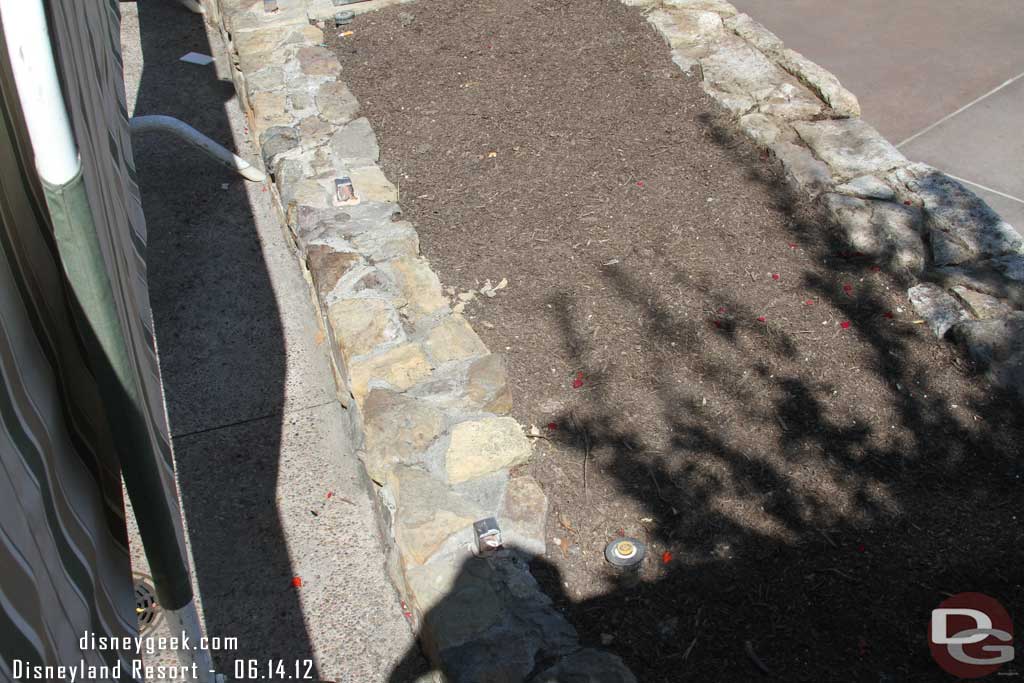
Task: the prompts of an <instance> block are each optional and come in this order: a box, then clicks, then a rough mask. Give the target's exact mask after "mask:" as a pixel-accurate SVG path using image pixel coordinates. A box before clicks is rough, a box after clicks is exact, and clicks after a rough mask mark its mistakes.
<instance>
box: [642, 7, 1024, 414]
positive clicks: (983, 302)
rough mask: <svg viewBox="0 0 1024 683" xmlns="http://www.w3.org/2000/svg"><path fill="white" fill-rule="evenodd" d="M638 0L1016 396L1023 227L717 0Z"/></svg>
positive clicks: (715, 93)
mask: <svg viewBox="0 0 1024 683" xmlns="http://www.w3.org/2000/svg"><path fill="white" fill-rule="evenodd" d="M622 2H624V3H625V4H627V5H634V6H639V7H641V9H642V11H644V12H645V13H646V16H647V20H648V21H649V22H650V23H651V24H652V25H653V26H654V27H655V28H656V29H657V30H658V31H659V32H660V33H661V35H662V36H663V37H664V39H665V41H666V42H667V43H668V45H669V47H670V48H671V50H672V58H673V61H674V62H675V63H676V64H677V65H678V66H679V68H681V69H682V70H683V71H684V72H685V73H687V74H689V75H691V76H692V77H695V78H700V79H701V81H702V84H703V87H704V90H705V91H706V92H707V93H708V95H710V96H711V97H712V98H713V99H714V100H715V101H716V102H718V103H719V104H720V105H721V106H722V107H723V108H725V109H726V110H727V111H728V112H729V113H731V114H732V116H733V117H734V118H735V121H736V125H737V126H738V127H739V129H740V130H742V131H743V132H744V133H745V134H746V135H747V137H749V138H750V139H751V140H752V141H753V142H754V143H755V144H757V145H758V146H759V147H760V148H762V149H763V150H765V151H767V152H768V153H770V154H771V155H772V156H773V157H774V158H775V160H776V161H777V163H779V164H780V165H781V168H782V171H783V174H784V176H785V178H786V180H787V182H788V183H789V185H790V186H791V188H792V189H794V190H795V191H797V192H798V193H801V194H803V195H804V196H806V197H808V198H810V199H811V200H812V201H814V202H815V203H816V204H818V206H819V207H821V209H822V210H823V211H824V212H825V214H826V215H827V216H828V217H829V218H830V219H831V221H832V223H833V224H834V225H835V226H836V227H837V229H838V230H840V231H841V234H840V235H839V236H840V237H841V238H842V239H844V240H845V241H846V242H847V243H848V244H849V246H850V248H851V249H852V250H854V251H857V252H860V253H863V254H864V255H865V256H870V257H873V258H876V259H878V260H879V261H880V262H882V263H883V264H885V265H886V266H887V267H888V268H889V269H890V270H891V271H893V272H896V273H898V274H900V275H902V276H903V277H904V278H905V280H906V281H908V282H910V283H912V285H913V286H911V287H910V289H909V290H908V292H907V295H908V298H909V299H910V302H911V304H912V305H913V307H914V309H915V310H916V311H917V313H918V315H920V316H921V318H923V319H924V320H925V321H926V322H927V324H928V325H929V327H930V328H931V330H932V331H933V332H934V333H935V334H936V336H938V337H939V338H949V339H951V340H953V341H955V342H956V343H958V344H960V345H961V346H962V347H963V349H964V350H965V351H966V352H967V354H968V355H969V356H970V357H971V358H972V359H973V360H974V361H975V362H976V363H977V364H978V365H979V367H980V368H982V369H984V370H986V371H987V373H988V375H989V377H990V379H991V380H992V381H993V382H994V383H995V384H996V385H998V386H1001V387H1004V388H1007V389H1011V390H1013V391H1015V392H1016V393H1017V395H1018V396H1019V397H1021V398H1024V312H1022V311H1021V308H1022V307H1024V256H1022V253H1024V240H1022V238H1021V235H1020V234H1019V233H1018V232H1017V231H1016V230H1015V229H1014V228H1013V227H1012V226H1010V225H1009V224H1008V223H1006V222H1005V221H1003V220H1002V219H1001V218H1000V217H999V215H998V214H996V213H995V212H994V211H993V210H992V209H991V208H989V206H988V205H987V204H986V203H985V202H984V201H982V200H981V199H980V198H979V197H977V196H976V195H975V194H974V193H973V192H971V191H970V190H968V189H967V188H965V187H964V186H963V185H961V184H960V183H959V182H957V181H956V180H954V179H953V178H951V177H949V176H947V175H945V174H943V173H941V172H940V171H938V170H936V169H934V168H931V167H930V166H926V165H924V164H919V163H912V162H911V161H910V160H908V159H907V158H906V157H904V156H903V154H901V153H900V152H899V150H897V149H896V148H895V147H894V146H893V145H891V144H890V143H889V142H888V141H887V140H885V139H884V138H883V137H882V136H880V135H879V134H878V133H877V132H876V131H875V129H874V128H872V127H871V126H870V125H868V124H867V123H865V122H864V121H862V120H861V119H860V118H859V117H860V105H859V104H858V102H857V98H856V97H855V96H854V95H853V94H852V93H850V92H849V91H847V90H846V89H845V88H843V87H842V85H841V84H840V83H839V80H838V79H837V78H836V77H835V76H833V75H832V74H831V73H829V72H828V71H826V70H825V69H823V68H821V67H820V66H818V65H817V64H815V63H813V62H811V61H810V60H808V59H807V58H806V57H804V56H803V55H801V54H800V53H798V52H795V51H793V50H790V49H787V48H786V46H785V45H784V44H783V43H782V41H781V40H780V39H779V38H778V37H777V36H775V35H774V34H773V33H771V32H770V31H768V30H767V29H766V28H765V27H764V26H762V25H760V24H759V23H757V22H756V21H754V20H753V19H751V18H750V17H749V16H747V15H746V14H741V13H739V12H738V11H737V10H736V8H735V7H733V6H732V5H731V4H729V3H728V2H725V0H622Z"/></svg>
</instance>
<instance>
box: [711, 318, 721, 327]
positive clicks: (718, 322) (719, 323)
mask: <svg viewBox="0 0 1024 683" xmlns="http://www.w3.org/2000/svg"><path fill="white" fill-rule="evenodd" d="M711 324H712V325H714V326H715V327H718V328H721V327H722V321H721V320H712V321H711Z"/></svg>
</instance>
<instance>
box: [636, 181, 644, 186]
mask: <svg viewBox="0 0 1024 683" xmlns="http://www.w3.org/2000/svg"><path fill="white" fill-rule="evenodd" d="M636 186H637V187H643V186H644V181H642V180H638V181H636Z"/></svg>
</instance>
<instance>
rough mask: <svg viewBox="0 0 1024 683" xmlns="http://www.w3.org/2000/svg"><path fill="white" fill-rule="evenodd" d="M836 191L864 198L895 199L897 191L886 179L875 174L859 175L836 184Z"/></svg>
mask: <svg viewBox="0 0 1024 683" xmlns="http://www.w3.org/2000/svg"><path fill="white" fill-rule="evenodd" d="M836 192H839V193H841V194H848V195H850V196H852V197H862V198H864V199H882V200H886V201H889V200H893V199H895V198H896V192H895V191H894V190H893V189H892V188H891V187H889V185H888V183H886V182H885V181H884V180H881V179H879V178H876V177H875V176H873V175H862V176H857V177H856V178H854V179H853V180H851V181H850V182H848V183H843V184H842V185H837V186H836Z"/></svg>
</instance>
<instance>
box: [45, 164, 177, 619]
mask: <svg viewBox="0 0 1024 683" xmlns="http://www.w3.org/2000/svg"><path fill="white" fill-rule="evenodd" d="M43 189H44V193H45V195H46V203H47V206H48V208H49V211H50V218H51V220H52V222H53V229H54V234H55V236H56V240H57V248H58V251H59V252H60V258H61V262H62V263H63V266H64V272H65V274H66V276H67V278H68V282H69V283H70V284H71V288H72V290H73V291H74V293H75V299H76V302H75V303H76V304H77V306H78V310H77V311H76V314H77V315H78V316H79V321H78V322H79V329H80V330H81V331H82V333H83V336H84V337H85V338H84V339H83V341H84V343H85V345H86V349H87V353H88V357H89V362H90V364H91V365H92V372H93V374H94V375H95V378H96V383H97V386H98V387H99V390H100V394H101V396H102V399H103V402H104V404H105V408H106V412H107V416H108V419H109V420H110V431H111V433H112V434H113V438H114V442H115V446H116V448H117V451H118V459H119V461H120V463H121V471H122V474H123V476H124V482H125V487H126V488H127V489H128V496H129V498H130V499H131V502H132V508H133V510H134V512H135V518H136V520H137V522H138V525H139V534H140V535H141V537H142V544H143V547H144V548H145V552H146V558H147V559H148V560H149V566H150V571H151V572H152V574H153V580H154V582H155V584H156V590H157V597H158V599H159V600H160V604H161V606H162V607H163V608H164V609H171V610H176V609H181V608H182V607H184V606H185V605H187V604H188V603H190V602H191V601H192V584H191V581H190V580H189V573H188V568H187V567H186V566H185V562H184V557H185V553H184V552H183V549H181V548H180V547H179V544H178V536H177V532H176V527H175V523H174V517H173V516H172V514H173V513H172V511H171V510H170V509H168V506H167V504H166V501H165V499H164V496H163V495H162V494H161V493H160V492H161V491H162V486H163V483H162V481H161V479H160V475H159V472H158V471H157V469H156V467H155V466H154V463H155V459H156V457H157V455H156V454H155V453H154V452H153V447H152V444H151V442H150V439H149V434H148V432H147V429H146V423H145V419H144V417H143V414H142V412H141V410H140V408H139V406H140V403H141V396H140V393H139V391H140V390H139V385H138V381H137V378H136V377H135V376H134V373H133V371H132V366H131V363H130V361H129V354H128V348H127V345H126V340H125V336H124V333H123V330H122V329H121V324H120V321H119V320H118V315H117V308H116V306H115V302H114V294H113V291H112V289H111V282H110V279H109V277H108V275H107V270H106V268H105V267H104V262H103V254H102V253H101V251H100V243H99V239H98V237H97V234H96V225H95V222H94V220H93V214H92V210H91V208H90V206H89V200H88V198H87V196H86V189H85V182H84V180H83V176H82V174H81V173H79V174H78V175H77V176H76V177H75V178H74V179H72V180H71V181H70V182H68V183H67V184H65V185H62V186H54V185H50V184H48V183H44V184H43Z"/></svg>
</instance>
